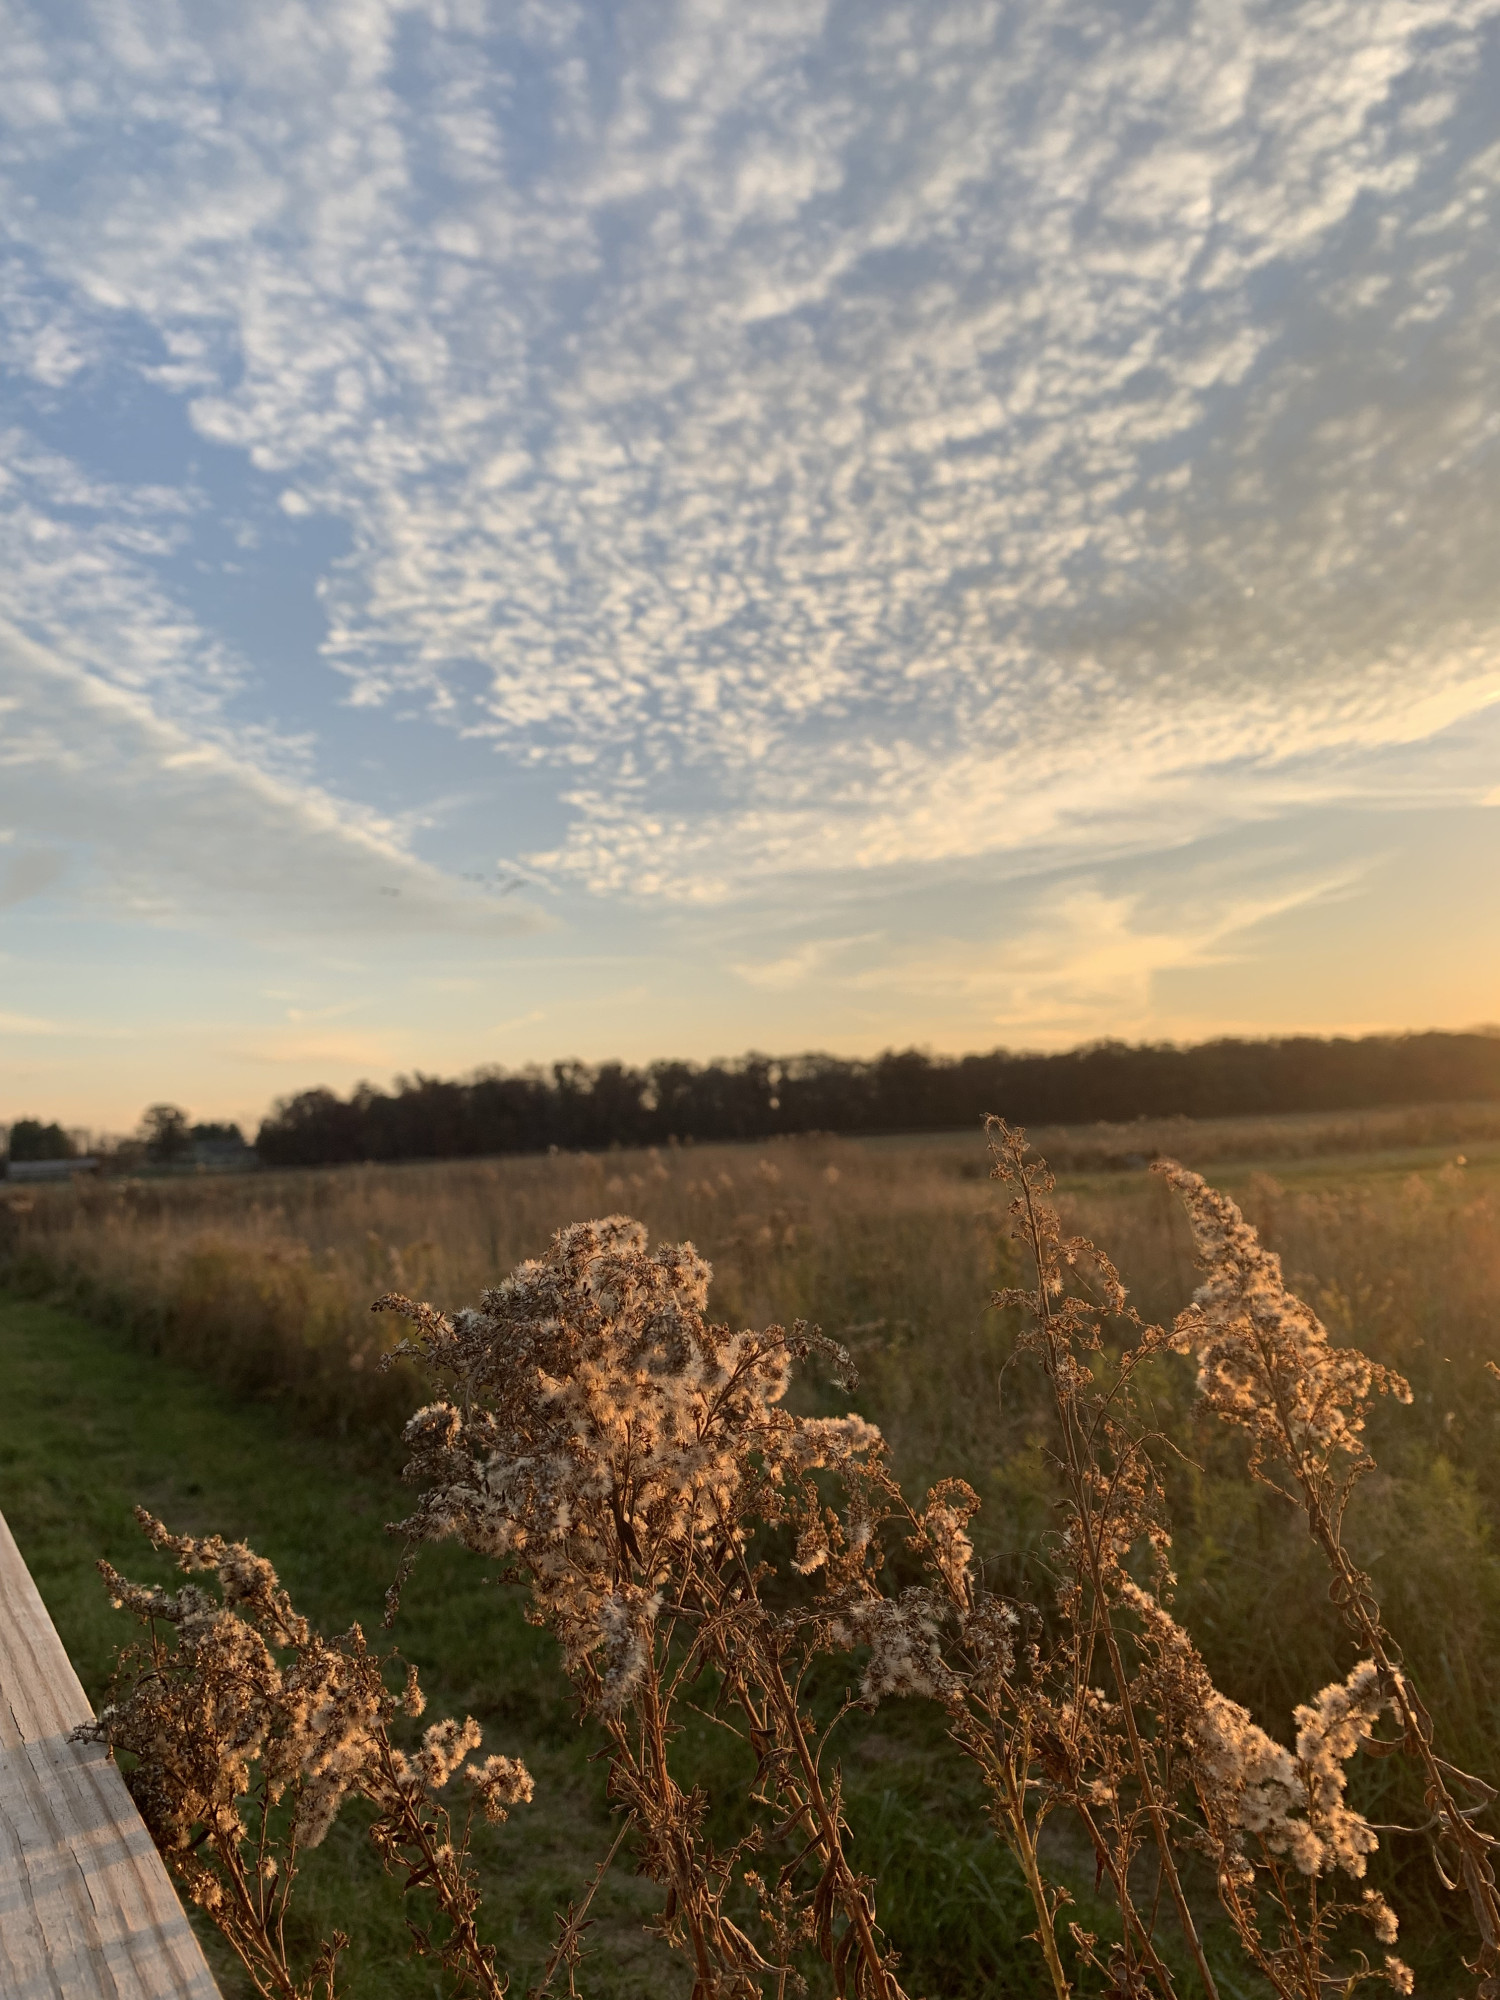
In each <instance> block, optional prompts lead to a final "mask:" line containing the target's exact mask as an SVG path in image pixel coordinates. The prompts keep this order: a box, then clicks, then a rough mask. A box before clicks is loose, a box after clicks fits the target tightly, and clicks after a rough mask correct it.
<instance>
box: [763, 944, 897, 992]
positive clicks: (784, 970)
mask: <svg viewBox="0 0 1500 2000" xmlns="http://www.w3.org/2000/svg"><path fill="white" fill-rule="evenodd" d="M878 942H879V933H878V932H873V931H867V932H865V933H864V934H863V935H862V936H859V937H836V938H812V939H809V940H808V941H807V942H806V943H804V944H799V945H798V946H796V948H795V949H794V950H792V951H789V952H786V953H784V954H783V955H782V956H781V957H780V958H772V959H766V960H764V961H762V962H760V963H758V964H757V963H755V962H753V961H750V962H745V963H741V964H738V965H734V966H732V967H731V968H730V969H731V970H732V971H733V972H735V973H736V974H738V976H739V977H740V978H741V979H743V980H745V981H746V983H747V984H748V985H751V986H760V987H765V988H767V989H768V990H770V991H772V992H780V991H784V990H785V989H787V988H789V987H793V986H801V985H802V984H803V983H804V982H805V981H806V980H808V979H810V978H812V977H813V976H814V975H815V974H817V973H822V972H826V971H827V970H828V969H829V968H830V967H831V966H832V965H833V964H834V963H835V962H836V961H837V959H838V958H839V957H840V955H841V954H842V953H844V952H845V951H848V950H849V949H851V948H852V947H853V946H855V945H861V944H874V943H878Z"/></svg>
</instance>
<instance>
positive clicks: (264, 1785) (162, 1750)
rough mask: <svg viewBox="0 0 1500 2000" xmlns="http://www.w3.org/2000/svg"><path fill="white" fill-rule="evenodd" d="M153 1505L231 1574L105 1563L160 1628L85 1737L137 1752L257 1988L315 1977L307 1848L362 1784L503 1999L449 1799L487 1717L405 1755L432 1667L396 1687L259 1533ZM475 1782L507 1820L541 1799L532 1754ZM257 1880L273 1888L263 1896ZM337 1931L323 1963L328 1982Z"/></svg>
mask: <svg viewBox="0 0 1500 2000" xmlns="http://www.w3.org/2000/svg"><path fill="white" fill-rule="evenodd" d="M137 1518H138V1520H139V1521H140V1523H141V1526H142V1528H143V1529H144V1530H145V1532H146V1534H147V1535H148V1536H149V1538H150V1539H151V1541H152V1542H153V1543H154V1544H155V1545H156V1546H157V1547H158V1548H163V1549H168V1550H170V1551H171V1552H172V1554H173V1555H175V1557H176V1559H177V1565H178V1568H179V1569H180V1570H182V1571H184V1572H187V1573H188V1574H190V1575H198V1574H210V1575H216V1576H217V1578H218V1581H219V1585H220V1595H219V1596H218V1597H217V1598H216V1597H215V1596H214V1595H213V1594H212V1592H211V1591H209V1590H207V1589H205V1588H204V1587H203V1586H202V1585H201V1584H198V1583H185V1584H183V1585H182V1586H181V1587H180V1588H179V1589H177V1590H175V1591H168V1590H162V1589H160V1588H156V1587H146V1586H142V1585H139V1584H134V1583H131V1582H130V1581H128V1579H126V1578H125V1577H122V1576H121V1575H120V1574H119V1573H118V1571H116V1570H114V1569H113V1568H111V1566H110V1565H109V1564H108V1563H101V1564H100V1565H99V1568H100V1570H101V1572H102V1574H103V1576H104V1580H105V1583H106V1585H107V1586H108V1588H109V1592H110V1596H111V1598H112V1600H113V1601H114V1603H115V1604H116V1605H118V1606H121V1607H122V1608H124V1609H127V1610H130V1611H132V1612H133V1613H134V1614H135V1615H136V1616H137V1617H138V1618H140V1619H141V1620H142V1621H143V1622H144V1623H145V1624H146V1625H147V1626H148V1627H149V1628H150V1630H151V1634H152V1642H151V1645H150V1647H149V1649H146V1650H143V1651H140V1652H137V1653H135V1654H130V1653H126V1654H124V1655H123V1656H122V1658H121V1662H120V1672H119V1674H118V1676H117V1680H118V1681H119V1683H120V1684H121V1693H120V1694H119V1695H118V1696H117V1698H116V1699H115V1700H114V1701H112V1702H110V1703H109V1704H107V1705H106V1706H105V1707H103V1708H102V1709H101V1710H100V1712H99V1715H98V1717H97V1718H96V1720H95V1721H94V1722H93V1723H91V1724H88V1725H86V1726H85V1728H84V1729H82V1730H81V1731H79V1732H78V1733H79V1734H80V1735H81V1736H87V1737H91V1738H94V1739H96V1740H99V1741H103V1742H107V1743H108V1744H109V1745H110V1747H111V1748H112V1749H115V1750H128V1751H130V1752H131V1753H132V1754H133V1756H134V1758H135V1767H134V1769H133V1770H132V1771H131V1773H130V1775H129V1777H128V1779H127V1783H128V1785H129V1787H130V1790H131V1794H132V1796H133V1797H134V1799H135V1801H136V1804H137V1806H138V1807H139V1808H140V1812H141V1816H142V1818H143V1819H144V1821H145V1823H146V1826H147V1828H148V1830H149V1832H150V1834H151V1837H152V1839H153V1841H154V1842H155V1843H156V1846H157V1847H158V1849H159V1850H160V1851H161V1853H162V1855H163V1857H164V1859H165V1860H166V1862H167V1865H168V1867H169V1868H170V1869H171V1870H172V1872H173V1873H174V1874H175V1875H176V1877H177V1879H178V1880H179V1881H180V1883H181V1884H182V1886H183V1888H184V1890H185V1891H186V1893H187V1894H188V1896H189V1897H190V1898H191V1900H192V1901H193V1902H195V1903H196V1904H197V1905H198V1906H199V1907H200V1908H201V1909H203V1910H204V1911H205V1912H206V1913H207V1914H208V1915H209V1916H210V1917H211V1918H212V1919H213V1921H214V1922H215V1923H216V1924H217V1925H218V1926H219V1928H220V1929H221V1930H222V1931H223V1932H224V1934H225V1936H226V1937H227V1938H228V1939H229V1942H230V1943H231V1944H232V1945H233V1947H234V1949H235V1951H236V1952H237V1953H238V1954H239V1956H240V1958H241V1959H242V1960H243V1962H244V1963H245V1965H246V1966H247V1968H249V1970H250V1971H251V1974H252V1977H253V1978H254V1981H255V1984H256V1987H257V1990H258V1991H262V1992H272V1991H275V1992H287V1993H291V1992H294V1991H295V1992H303V1991H309V1992H310V1991H311V1990H313V1989H312V1987H311V1986H307V1985H304V1984H299V1983H298V1982H297V1981H296V1980H295V1979H294V1978H293V1976H292V1974H291V1972H290V1970H289V1968H288V1965H287V1962H286V1957H285V1943H284V1935H285V1926H284V1916H285V1910H286V1904H287V1899H288V1897H289V1895H290V1893H291V1890H292V1886H293V1883H294V1882H295V1880H296V1876H297V1866H296V1858H297V1855H298V1854H299V1853H300V1851H301V1850H303V1849H306V1848H313V1847H317V1846H318V1845H319V1844H320V1843H321V1842H322V1841H323V1840H324V1839H325V1838H326V1836H327V1834H328V1830H329V1828H330V1827H331V1826H332V1824H333V1822H334V1820H335V1819H336V1818H337V1816H338V1813H339V1810H340V1808H341V1807H342V1805H343V1804H344V1801H345V1800H346V1799H347V1798H349V1797H350V1795H351V1794H357V1795H359V1796H360V1797H362V1798H365V1799H367V1800H368V1801H369V1802H370V1803H371V1804H372V1805H373V1806H374V1807H375V1817H374V1820H373V1822H372V1824H371V1828H370V1832H371V1837H372V1839H373V1840H374V1841H375V1843H376V1845H377V1847H379V1848H380V1850H381V1852H382V1854H383V1855H384V1856H385V1857H386V1859H387V1861H388V1862H390V1863H391V1864H392V1865H393V1866H396V1867H398V1868H400V1870H401V1871H402V1872H403V1873H404V1874H406V1876H407V1878H408V1884H409V1886H415V1885H416V1884H418V1883H425V1884H426V1885H427V1886H428V1887H429V1888H430V1889H431V1891H432V1893H433V1894H435V1895H436V1897H437V1899H438V1903H439V1906H440V1908H441V1910H442V1911H443V1913H444V1915H445V1916H446V1917H447V1918H448V1920H449V1926H450V1932H449V1936H448V1939H447V1941H446V1943H445V1944H443V1945H442V1946H441V1950H442V1952H443V1954H444V1956H445V1960H446V1962H448V1963H449V1964H451V1965H453V1966H455V1967H458V1966H462V1967H463V1969H464V1970H465V1972H466V1973H467V1974H468V1975H469V1976H470V1977H471V1979H472V1980H474V1981H475V1982H477V1984H478V1986H479V1988H480V1990H481V1991H482V1992H483V1993H484V1994H485V1995H486V1996H487V2000H500V1996H501V1994H502V1993H503V1991H504V1983H503V1981H501V1980H500V1979H499V1978H498V1975H497V1974H496V1973H495V1970H494V1965H493V1953H492V1952H490V1951H489V1950H488V1948H487V1947H484V1946H482V1945H481V1944H480V1943H479V1941H478V1937H477V1933H476V1932H475V1929H474V1924H473V1911H474V1908H475V1907H476V1905H477V1901H478V1896H477V1891H476V1890H475V1889H474V1886H473V1882H472V1879H471V1872H470V1871H469V1869H468V1867H467V1864H466V1859H465V1852H464V1850H463V1848H462V1847H460V1848H457V1849H456V1848H455V1847H454V1846H453V1843H452V1841H451V1840H450V1839H449V1838H448V1822H447V1817H446V1814H444V1813H443V1811H442V1809H441V1808H440V1807H438V1806H436V1805H435V1803H434V1795H435V1794H436V1793H437V1792H438V1791H440V1790H441V1789H442V1788H443V1787H444V1786H445V1785H446V1784H447V1783H448V1781H449V1780H450V1779H451V1778H452V1776H453V1774H454V1772H455V1771H456V1770H457V1769H458V1768H459V1767H460V1765H462V1764H463V1762H464V1759H465V1758H466V1757H467V1756H468V1755H469V1753H470V1752H471V1751H473V1750H477V1749H478V1748H479V1747H480V1742H481V1735H480V1730H479V1725H478V1724H477V1723H476V1722H475V1721H474V1720H473V1718H472V1717H466V1718H465V1720H464V1721H463V1722H462V1723H458V1722H453V1721H442V1722H435V1723H433V1724H431V1725H430V1726H429V1728H428V1729H427V1731H426V1734H425V1735H424V1737H423V1739H422V1744H421V1747H420V1749H418V1750H417V1751H416V1752H415V1753H414V1754H413V1755H411V1756H406V1755H405V1754H403V1753H402V1752H401V1751H400V1750H398V1749H397V1748H396V1747H395V1745H394V1744H393V1743H392V1742H391V1740H390V1735H389V1730H388V1724H389V1722H390V1721H391V1719H392V1718H393V1717H394V1715H395V1714H396V1712H397V1711H398V1709H399V1710H404V1712H405V1713H406V1714H407V1715H409V1716H418V1715H420V1714H421V1713H422V1710H423V1708H424V1707H425V1701H424V1698H423V1695H422V1690H421V1688H420V1686H419V1685H418V1682H417V1677H416V1672H415V1669H410V1668H409V1669H408V1671H407V1676H406V1685H405V1687H404V1689H403V1690H402V1692H401V1693H400V1694H399V1695H398V1694H395V1693H393V1692H392V1691H391V1690H390V1689H389V1688H387V1686H386V1684H385V1679H384V1674H383V1671H382V1669H383V1665H384V1662H382V1661H381V1660H380V1659H379V1658H377V1657H375V1656H373V1655H372V1654H371V1653H370V1652H369V1651H368V1649H367V1647H366V1645H365V1641H364V1636H363V1634H362V1633H361V1631H360V1629H359V1627H358V1626H357V1625H355V1626H351V1627H350V1629H349V1631H348V1632H346V1633H343V1634H342V1635H341V1636H340V1637H338V1638H337V1639H332V1640H330V1639H325V1638H324V1637H323V1636H322V1635H321V1634H319V1633H317V1632H315V1631H314V1630H313V1629H312V1627H311V1626H310V1625H309V1623H308V1621H307V1620H306V1619H305V1618H303V1617H302V1616H301V1615H300V1614H299V1613H298V1612H297V1611H295V1610H294V1609H293V1607H292V1604H291V1600H290V1598H289V1597H288V1596H287V1594H286V1592H285V1591H284V1590H283V1589H282V1588H281V1585H280V1582H279V1580H278V1578H277V1575H276V1572H275V1570H274V1569H273V1568H272V1566H271V1564H270V1563H269V1562H267V1561H266V1560H265V1559H264V1558H263V1557H261V1556H258V1555H256V1554H255V1553H254V1551H253V1550H251V1549H249V1548H247V1547H246V1546H245V1544H244V1543H242V1542H225V1541H224V1540H222V1538H220V1537H219V1536H205V1537H194V1536H187V1535H172V1534H169V1533H168V1531H167V1530H166V1529H165V1528H164V1527H163V1526H162V1524H161V1523H160V1522H159V1521H156V1520H154V1519H153V1518H152V1517H151V1516H150V1515H149V1514H147V1513H146V1512H145V1510H144V1509H137ZM163 1625H165V1626H166V1627H168V1628H169V1629H171V1630H175V1633H176V1641H177V1643H176V1645H175V1647H172V1646H168V1645H167V1644H165V1643H164V1642H163V1640H162V1639H161V1637H160V1632H159V1628H160V1627H161V1626H163ZM468 1779H469V1782H470V1784H471V1785H472V1786H473V1788H474V1789H475V1791H476V1792H477V1794H478V1798H479V1802H480V1803H481V1805H482V1806H483V1809H484V1811H485V1812H486V1814H487V1816H489V1817H490V1818H495V1817H501V1818H503V1817H504V1809H505V1807H506V1806H507V1805H508V1804H513V1803H516V1802H518V1801H520V1800H522V1799H529V1798H530V1796H531V1779H530V1777H529V1775H528V1773H527V1772H526V1769H525V1767H524V1765H522V1764H520V1763H518V1762H516V1761H514V1760H512V1759H508V1758H503V1757H491V1758H490V1759H489V1760H488V1762H487V1763H485V1764H484V1765H481V1766H478V1767H474V1766H470V1767H468ZM288 1796H290V1799H291V1802H292V1811H291V1816H290V1817H291V1831H290V1836H289V1838H288V1839H286V1840H285V1842H284V1843H283V1844H282V1845H281V1846H280V1850H279V1851H278V1841H280V1839H281V1836H279V1835H278V1834H277V1833H276V1831H275V1826H276V1822H275V1821H274V1820H273V1818H272V1813H273V1809H274V1808H275V1807H276V1805H277V1804H278V1803H279V1802H280V1801H281V1800H283V1799H284V1798H287V1797H288ZM252 1880H258V1882H259V1884H260V1888H259V1891H258V1893H257V1895H255V1896H253V1897H252V1896H251V1895H250V1893H249V1890H248V1888H247V1886H246V1885H247V1883H248V1882H250V1881H252ZM338 1939H339V1934H337V1933H336V1934H335V1935H334V1938H333V1940H332V1942H330V1943H328V1944H325V1945H324V1946H323V1947H321V1953H320V1958H319V1960H318V1963H319V1965H321V1966H323V1967H324V1969H325V1970H326V1971H328V1972H329V1977H328V1979H327V1982H326V1983H327V1987H328V1990H329V1991H332V1990H333V1989H332V1978H331V1967H332V1964H333V1960H334V1958H335V1957H336V1955H337V1952H338V1950H340V1949H341V1948H342V1947H341V1945H340V1944H339V1941H338ZM344 1942H345V1943H347V1940H344ZM320 1978H321V1975H320ZM319 1990H322V1985H321V1984H320V1985H319Z"/></svg>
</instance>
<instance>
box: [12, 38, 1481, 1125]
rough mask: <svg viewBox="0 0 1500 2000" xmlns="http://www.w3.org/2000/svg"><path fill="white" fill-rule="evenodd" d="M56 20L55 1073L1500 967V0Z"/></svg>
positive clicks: (1164, 1031)
mask: <svg viewBox="0 0 1500 2000" xmlns="http://www.w3.org/2000/svg"><path fill="white" fill-rule="evenodd" d="M0 42H3V46H4V47H5V48H6V50H7V59H6V63H5V66H4V75H3V76H0V322H3V325H0V393H3V398H4V410H3V412H0V1121H3V1119H4V1118H5V1117H6V1116H10V1115H19V1114H21V1113H23V1112H38V1113H41V1114H43V1115H47V1116H52V1115H57V1116H63V1117H65V1118H69V1119H73V1120H76V1121H78V1122H83V1123H92V1124H98V1125H105V1126H110V1125H112V1126H114V1127H116V1128H118V1127H120V1126H124V1125H128V1124H130V1123H131V1122H133V1119H134V1117H135V1115H136V1114H137V1112H138V1111H139V1108H140V1106H141V1105H142V1104H143V1103H144V1102H146V1101H147V1100H149V1099H152V1098H159V1097H163V1096H167V1097H172V1098H175V1099H177V1100H178V1101H181V1102H184V1103H186V1104H188V1105H189V1106H190V1107H191V1108H192V1109H193V1110H195V1111H196V1112H198V1113H200V1114H205V1115H206V1114H233V1115H239V1116H246V1117H253V1116H254V1115H255V1114H256V1113H258V1111H259V1110H260V1109H261V1108H262V1107H263V1106H264V1105H265V1104H266V1103H267V1101H268V1100H269V1099H271V1098H272V1097H273V1096H275V1095H278V1094H281V1093H284V1092H286V1091H289V1090H293V1089H296V1088H300V1087H303V1086H305V1085H308V1084H311V1083H315V1082H329V1083H333V1084H335V1085H338V1086H340V1087H343V1086H347V1085H348V1084H349V1083H350V1082H352V1081H353V1080H354V1079H355V1078H356V1077H358V1076H362V1075H370V1076H373V1077H376V1078H385V1077H388V1076H390V1075H391V1074H392V1073H393V1072H395V1071H396V1070H399V1069H410V1068H412V1067H423V1068H426V1069H429V1070H438V1071H443V1072H452V1071H456V1070H461V1069H467V1068H469V1067H471V1066H473V1065H475V1064H478V1063H481V1062H502V1063H519V1062H523V1061H527V1060H532V1059H549V1058H551V1057H554V1056H563V1055H582V1056H585V1057H602V1056H607V1055H624V1056H627V1057H634V1058H640V1057H647V1056H651V1055H656V1054H667V1053H671V1054H690V1055H700V1056H703V1055H708V1054H711V1053H731V1052H734V1051H737V1050H740V1049H743V1048H746V1047H749V1046H752V1045H755V1046H759V1047H762V1048H768V1049H773V1050H778V1051H780V1050H790V1049H795V1048H806V1047H825V1048H833V1049H838V1050H843V1051H848V1052H856V1051H871V1050H874V1049H876V1048H878V1047H881V1046H883V1045H886V1044H889V1043H891V1042H911V1041H916V1042H921V1043H925V1044H928V1045H930V1046H932V1047H934V1048H939V1049H957V1048H963V1047H979V1046H993V1045H994V1044H996V1043H1000V1042H1005V1043H1010V1044H1013V1045H1027V1046H1061V1045H1066V1044H1070V1043H1072V1042H1075V1041H1077V1040H1080V1039H1083V1038H1085V1037H1088V1036H1093V1035H1097V1034H1103V1033H1115V1034H1121V1035H1126V1036H1130V1037H1136V1036H1147V1035H1149V1036H1157V1035H1171V1036H1176V1037H1180V1038H1197V1037H1200V1036H1203V1035H1208V1034H1212V1033H1216V1032H1221V1031H1226V1030H1228V1031H1246V1032H1267V1031H1272V1030H1281V1029H1302V1028H1312V1029H1317V1030H1330V1029H1336V1028H1337V1029H1345V1028H1349V1029H1357V1030H1358V1029H1368V1028H1382V1027H1405V1026H1426V1025H1446V1026H1459V1025H1469V1024H1473V1023H1477V1022H1481V1021H1490V1020H1494V1019H1496V1018H1497V1017H1500V997H1497V985H1496V982H1497V977H1500V944H1497V942H1496V940H1497V938H1500V924H1497V921H1496V920H1497V918H1500V871H1497V869H1496V866H1495V863H1496V860H1497V839H1496V831H1497V828H1500V817H1497V813H1496V809H1495V808H1496V804H1497V802H1500V769H1497V751H1500V707H1497V705H1496V704H1497V700H1500V651H1497V643H1496V642H1497V635H1500V550H1497V547H1496V540H1497V520H1500V514H1497V508H1496V500H1497V497H1500V460H1497V451H1500V258H1497V252H1496V242H1497V234H1496V225H1497V217H1496V207H1497V196H1500V0H1486V4H1480V0H1446V4H1436V3H1435V0H1434V3H1433V4H1427V0H1389V4H1386V0H1348V4H1345V0H1318V4H1315V5H1306V6H1300V5H1296V4H1290V0H1276V4H1271V5H1262V6H1255V5H1230V4H1215V5H1202V6H1193V5H1188V4H1176V5H1151V4H1133V5H1115V6H1109V5H1098V4H1094V5H1076V4H1068V0H1024V4H1014V5H1008V4H954V5H947V4H944V0H919V4H911V5H905V4H902V5H882V4H880V0H857V4H851V5H832V4H831V5H823V6H820V5H818V4H816V0H796V4H780V0H724V4H717V0H716V3H715V4H707V0H700V4H682V5H675V6H674V5H667V4H656V5H635V4H629V3H628V0H626V4H618V5H602V4H601V5H584V4H576V5H575V4H569V0H546V4H515V5H502V4H498V0H497V3H496V4H490V3H489V0H427V4H417V5H397V4H384V0H324V4H317V5H299V4H295V3H294V0H266V4H263V5H257V6H256V7H253V8H246V7H243V6H230V5H227V4H225V5H218V4H210V0H200V4H178V5H175V6H174V5H171V4H168V0H149V4H148V0H47V4H46V5H44V6H42V5H37V6H27V5H21V4H17V0H0Z"/></svg>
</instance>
